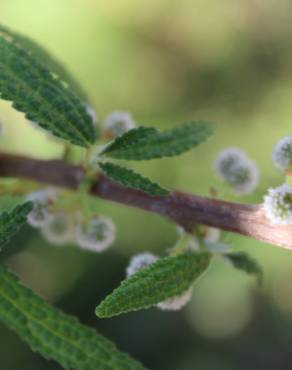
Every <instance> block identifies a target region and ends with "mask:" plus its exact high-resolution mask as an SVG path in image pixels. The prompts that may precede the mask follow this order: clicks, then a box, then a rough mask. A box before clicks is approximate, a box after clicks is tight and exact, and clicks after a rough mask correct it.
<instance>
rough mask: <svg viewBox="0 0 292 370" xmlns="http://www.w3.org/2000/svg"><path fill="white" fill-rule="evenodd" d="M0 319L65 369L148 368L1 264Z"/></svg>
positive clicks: (129, 369)
mask: <svg viewBox="0 0 292 370" xmlns="http://www.w3.org/2000/svg"><path fill="white" fill-rule="evenodd" d="M0 320H1V321H2V322H3V323H4V324H5V325H7V326H8V327H10V328H11V329H12V330H14V331H15V332H16V333H17V334H18V335H19V336H20V337H21V338H22V339H23V340H24V341H25V342H26V343H27V344H28V345H29V346H30V347H31V348H32V349H33V350H34V351H38V352H40V353H41V354H42V355H43V356H44V357H45V358H47V359H53V360H55V361H57V362H58V363H59V364H60V365H61V366H63V367H64V368H65V369H75V370H98V369H100V370H101V369H104V370H105V369H106V370H126V369H128V370H145V368H144V367H143V366H142V365H140V364H139V363H138V362H136V361H135V360H133V359H131V358H130V357H129V356H128V355H126V354H124V353H121V352H119V351H118V350H117V349H116V347H115V346H114V344H113V343H111V342H110V341H109V340H107V339H106V338H104V337H103V336H101V335H100V334H98V333H97V332H96V331H95V330H93V329H90V328H88V327H86V326H84V325H82V324H80V323H79V322H78V321H77V320H76V319H75V318H74V317H72V316H69V315H66V314H65V313H63V312H61V311H60V310H58V309H56V308H53V307H51V306H50V305H48V304H47V303H45V302H44V301H43V300H42V299H41V298H40V297H38V296H37V295H36V294H34V293H33V292H32V291H31V290H29V289H27V288H25V287H24V286H22V285H21V284H20V283H19V282H18V280H17V278H16V277H15V276H14V275H13V274H11V273H10V272H9V271H7V270H6V268H5V267H3V266H0Z"/></svg>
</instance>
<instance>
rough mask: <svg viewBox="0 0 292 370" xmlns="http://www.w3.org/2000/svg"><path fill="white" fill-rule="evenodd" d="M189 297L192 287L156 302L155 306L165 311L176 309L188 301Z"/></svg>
mask: <svg viewBox="0 0 292 370" xmlns="http://www.w3.org/2000/svg"><path fill="white" fill-rule="evenodd" d="M191 297H192V289H191V288H190V289H188V290H186V291H185V292H184V293H182V294H181V295H179V296H176V297H173V298H169V299H166V300H165V301H163V302H160V303H158V305H157V307H158V308H160V309H161V310H165V311H178V310H180V309H181V308H183V307H184V306H185V305H186V304H187V303H188V302H189V301H190V299H191Z"/></svg>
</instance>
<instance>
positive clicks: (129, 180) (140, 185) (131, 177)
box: [99, 162, 169, 195]
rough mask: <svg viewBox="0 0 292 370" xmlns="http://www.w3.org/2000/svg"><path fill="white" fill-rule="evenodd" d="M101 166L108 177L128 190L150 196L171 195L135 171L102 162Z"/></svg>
mask: <svg viewBox="0 0 292 370" xmlns="http://www.w3.org/2000/svg"><path fill="white" fill-rule="evenodd" d="M99 166H100V168H101V169H102V171H103V172H104V174H105V175H106V176H107V177H109V178H110V179H111V180H114V181H116V182H117V183H119V184H121V185H124V186H126V187H127V188H131V189H137V190H141V191H144V192H145V193H147V194H150V195H168V194H169V191H168V190H166V189H164V188H162V187H161V186H160V185H158V184H156V183H154V182H152V181H151V180H149V179H148V178H147V177H144V176H141V175H140V174H138V173H136V172H134V171H133V170H130V169H128V168H125V167H121V166H118V165H116V164H113V163H109V162H107V163H104V162H100V163H99Z"/></svg>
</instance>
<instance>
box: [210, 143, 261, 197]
mask: <svg viewBox="0 0 292 370" xmlns="http://www.w3.org/2000/svg"><path fill="white" fill-rule="evenodd" d="M214 169H215V172H216V173H217V175H218V177H220V178H221V179H222V180H224V181H226V182H227V183H228V184H229V185H231V186H232V187H233V189H234V191H235V192H236V193H237V194H248V193H251V192H252V191H254V190H255V188H256V187H257V185H258V182H259V171H258V168H257V166H256V164H255V162H253V161H252V160H251V159H249V158H248V157H247V155H246V154H245V152H243V151H242V150H240V149H238V148H228V149H225V150H223V151H222V152H220V153H219V155H218V157H217V159H216V161H215V163H214Z"/></svg>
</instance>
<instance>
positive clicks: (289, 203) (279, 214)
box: [263, 184, 292, 225]
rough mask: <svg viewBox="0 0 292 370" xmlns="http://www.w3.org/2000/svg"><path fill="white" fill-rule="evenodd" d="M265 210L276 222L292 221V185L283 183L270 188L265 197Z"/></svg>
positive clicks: (285, 223) (289, 222)
mask: <svg viewBox="0 0 292 370" xmlns="http://www.w3.org/2000/svg"><path fill="white" fill-rule="evenodd" d="M263 206H264V211H265V214H266V216H267V217H268V218H269V219H270V220H271V221H272V223H274V224H278V225H288V224H291V223H292V185H288V184H283V185H281V186H278V187H277V188H274V189H269V191H268V194H266V195H265V197H264V205H263Z"/></svg>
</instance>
